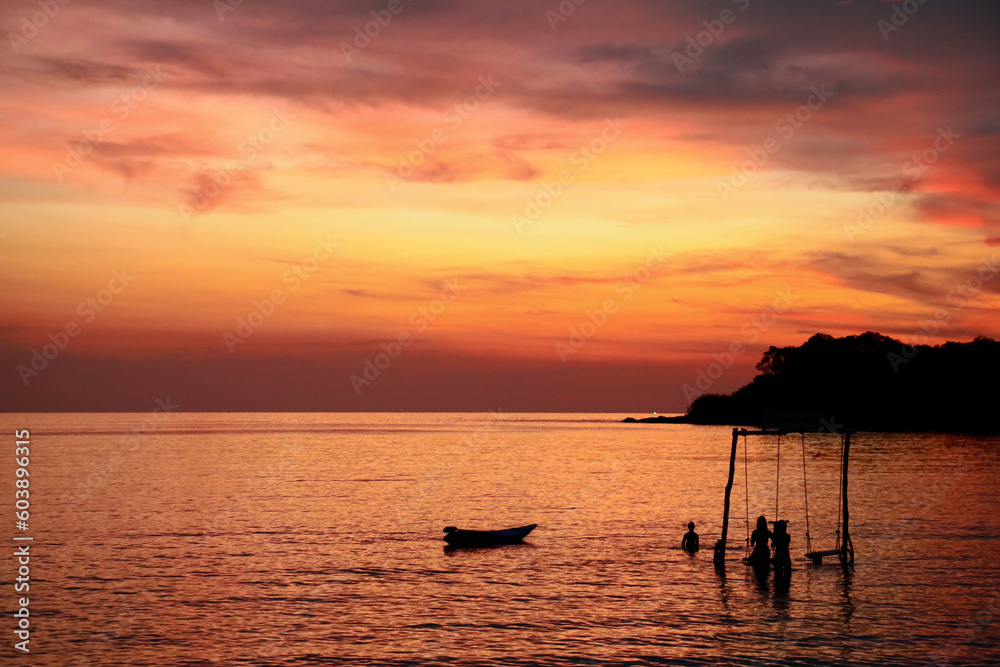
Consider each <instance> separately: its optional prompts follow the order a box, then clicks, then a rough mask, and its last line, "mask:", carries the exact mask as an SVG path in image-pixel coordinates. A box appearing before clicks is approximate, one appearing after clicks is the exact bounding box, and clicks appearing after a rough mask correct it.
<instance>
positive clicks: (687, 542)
mask: <svg viewBox="0 0 1000 667" xmlns="http://www.w3.org/2000/svg"><path fill="white" fill-rule="evenodd" d="M681 549H684V551H689V552H691V553H694V552H695V551H697V550H698V533H696V532H694V521H692V522H691V523H689V524H688V532H686V533H684V538H683V539H682V540H681Z"/></svg>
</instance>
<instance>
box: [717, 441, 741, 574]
mask: <svg viewBox="0 0 1000 667" xmlns="http://www.w3.org/2000/svg"><path fill="white" fill-rule="evenodd" d="M738 442H739V431H738V429H735V428H734V429H733V448H732V450H731V451H730V452H729V481H728V482H726V504H725V507H724V509H723V511H722V537H721V538H719V541H718V542H716V543H715V564H716V565H717V566H719V567H725V565H726V540H727V538H728V536H729V496H730V494H732V492H733V475H734V474H735V473H736V444H737V443H738Z"/></svg>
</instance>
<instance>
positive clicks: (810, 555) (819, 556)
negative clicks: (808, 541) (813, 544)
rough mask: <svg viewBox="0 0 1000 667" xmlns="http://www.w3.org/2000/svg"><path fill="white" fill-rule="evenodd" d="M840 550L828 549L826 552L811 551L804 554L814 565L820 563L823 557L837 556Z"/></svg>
mask: <svg viewBox="0 0 1000 667" xmlns="http://www.w3.org/2000/svg"><path fill="white" fill-rule="evenodd" d="M839 555H840V549H828V550H826V551H811V552H809V553H807V554H806V558H812V561H813V562H814V563H822V562H823V556H839Z"/></svg>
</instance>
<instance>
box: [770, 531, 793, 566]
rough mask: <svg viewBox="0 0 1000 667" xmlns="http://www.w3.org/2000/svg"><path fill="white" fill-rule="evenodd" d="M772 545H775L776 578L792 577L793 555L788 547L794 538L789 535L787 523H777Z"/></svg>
mask: <svg viewBox="0 0 1000 667" xmlns="http://www.w3.org/2000/svg"><path fill="white" fill-rule="evenodd" d="M771 543H772V544H773V545H774V578H775V579H779V578H784V577H788V576H790V575H791V574H792V555H791V553H790V552H789V549H788V547H789V545H790V544H791V543H792V536H791V535H789V534H788V522H787V521H783V520H782V521H777V522H775V524H774V535H772V536H771Z"/></svg>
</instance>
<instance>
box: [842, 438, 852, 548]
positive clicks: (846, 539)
mask: <svg viewBox="0 0 1000 667" xmlns="http://www.w3.org/2000/svg"><path fill="white" fill-rule="evenodd" d="M850 454H851V432H850V431H845V432H844V468H843V470H841V471H840V473H841V477H842V478H843V480H842V482H841V488H840V495H841V499H842V500H843V511H844V515H843V519H842V523H843V525H844V535H843V537H842V540H841V543H840V562H841V563H843V564H846V563H847V562H848V561H850V562H851V563H853V562H854V545H853V544H852V543H851V531H850V530H849V528H848V520H849V519H850V516H851V515H850V512H848V511H847V461H848V459H849V457H850Z"/></svg>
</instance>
